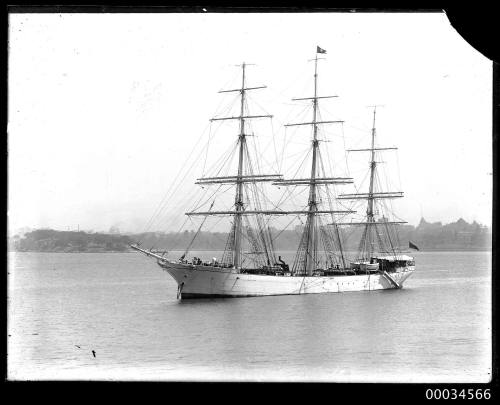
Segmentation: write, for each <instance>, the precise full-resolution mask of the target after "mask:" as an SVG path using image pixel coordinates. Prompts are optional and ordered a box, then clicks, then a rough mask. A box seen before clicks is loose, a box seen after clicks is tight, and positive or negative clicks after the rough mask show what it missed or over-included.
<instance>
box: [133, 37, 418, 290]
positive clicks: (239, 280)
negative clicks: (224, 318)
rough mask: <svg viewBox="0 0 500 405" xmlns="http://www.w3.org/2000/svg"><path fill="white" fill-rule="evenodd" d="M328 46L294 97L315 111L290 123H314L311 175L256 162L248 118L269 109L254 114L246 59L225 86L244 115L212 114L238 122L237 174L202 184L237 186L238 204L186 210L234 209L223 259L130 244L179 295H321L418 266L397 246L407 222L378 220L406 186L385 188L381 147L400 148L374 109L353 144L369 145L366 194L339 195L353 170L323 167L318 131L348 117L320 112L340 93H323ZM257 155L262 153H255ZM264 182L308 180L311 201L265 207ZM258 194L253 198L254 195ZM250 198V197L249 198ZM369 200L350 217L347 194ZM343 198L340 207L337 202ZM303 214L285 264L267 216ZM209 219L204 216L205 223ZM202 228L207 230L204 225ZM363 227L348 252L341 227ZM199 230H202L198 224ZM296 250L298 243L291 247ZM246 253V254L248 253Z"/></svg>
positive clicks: (373, 285)
mask: <svg viewBox="0 0 500 405" xmlns="http://www.w3.org/2000/svg"><path fill="white" fill-rule="evenodd" d="M321 53H326V51H324V50H322V49H321V48H319V47H318V48H317V52H316V56H315V58H314V59H313V61H314V94H313V96H311V97H303V98H296V99H293V100H297V101H306V102H311V103H312V117H311V119H310V120H308V121H307V122H299V123H291V124H287V125H286V126H288V127H292V126H301V127H309V128H310V129H312V139H311V141H310V150H309V153H310V156H311V165H310V169H309V170H308V173H309V176H308V177H303V176H302V177H299V178H289V179H286V178H284V176H283V175H281V174H261V173H258V171H257V170H256V168H257V167H259V165H256V164H253V163H254V162H253V160H254V159H255V156H254V157H252V156H251V153H250V148H249V147H248V137H249V136H251V135H249V134H247V130H246V128H247V122H249V121H250V120H253V119H261V118H269V117H272V116H271V115H251V114H250V113H249V112H248V111H247V109H246V105H247V103H246V101H247V100H246V98H247V92H248V91H251V90H257V89H262V88H265V86H257V87H249V86H247V83H246V67H247V65H246V64H245V63H243V64H242V65H241V70H242V81H241V87H240V88H237V89H232V90H222V91H221V92H223V93H226V92H237V93H240V100H239V101H240V105H239V115H236V116H230V117H219V118H213V119H212V121H225V120H231V121H236V122H238V123H239V132H238V140H237V159H238V160H237V170H236V173H234V174H233V175H228V176H210V177H202V178H199V179H198V180H197V184H199V185H202V186H210V185H219V186H220V185H233V186H234V190H235V192H234V203H233V204H232V208H231V209H229V210H212V208H213V203H212V205H210V208H209V209H208V210H204V211H203V210H202V211H192V212H187V213H186V215H188V216H202V217H204V220H203V221H205V219H206V218H207V217H210V216H228V217H230V218H232V221H231V228H230V230H229V233H228V237H227V241H226V247H225V250H224V253H223V256H222V259H221V260H220V261H218V260H217V259H216V258H214V259H212V260H211V261H206V260H202V259H200V258H196V257H193V258H192V259H189V258H188V257H187V256H188V254H189V247H188V248H186V250H185V251H184V253H183V254H182V255H181V257H180V258H178V259H170V258H168V257H165V256H164V255H159V254H157V253H154V252H153V251H151V250H148V249H144V248H142V247H140V245H139V244H135V245H132V246H131V247H132V248H133V249H135V250H137V251H140V252H142V253H144V254H146V255H148V256H151V257H154V258H156V259H157V263H158V265H159V266H160V267H161V268H163V269H164V270H166V271H167V272H168V273H169V274H170V275H171V276H172V277H173V278H174V279H175V281H176V282H177V285H178V298H182V299H187V298H209V297H251V296H267V295H290V294H319V293H334V292H347V291H365V290H366V291H371V290H381V289H393V288H402V286H403V283H404V281H405V280H406V279H407V278H408V277H409V276H410V275H411V273H412V272H413V271H414V269H415V264H414V260H413V257H410V256H408V255H405V254H403V253H402V252H401V250H400V248H399V241H398V238H397V229H396V228H397V226H398V225H399V224H402V223H405V222H404V221H395V220H389V219H388V218H386V217H385V216H382V217H381V218H379V219H377V215H376V214H377V213H378V212H381V211H380V210H378V209H377V208H376V207H377V204H378V202H379V201H383V200H386V199H393V198H399V197H402V196H403V193H402V192H388V191H381V190H380V191H379V189H378V188H379V187H377V186H378V182H377V179H378V175H377V159H376V158H377V154H378V153H379V152H381V151H384V150H390V149H394V148H381V147H377V146H376V144H375V136H376V131H375V116H376V107H374V111H373V128H372V131H371V145H370V147H368V148H365V149H352V150H350V151H353V152H354V151H356V152H367V153H369V155H370V161H369V185H368V190H367V192H365V193H361V192H356V193H351V194H338V193H333V192H331V191H330V190H331V188H332V187H338V186H342V185H346V184H353V178H351V177H335V176H333V175H328V173H326V171H325V164H324V161H323V155H322V154H321V146H320V144H321V143H322V140H321V139H319V137H318V132H319V128H320V127H321V126H323V125H335V124H339V123H342V122H343V121H338V120H335V121H333V120H330V121H327V120H322V119H320V118H319V116H318V115H319V114H318V104H319V101H320V100H322V99H326V98H332V97H336V96H325V95H318V89H317V84H318V59H320V58H318V54H321ZM257 158H258V157H257ZM262 183H271V184H272V185H274V186H279V187H286V188H290V189H292V190H296V189H298V188H303V187H306V189H308V193H307V194H308V198H307V201H304V205H303V206H302V207H303V208H301V209H291V210H285V209H279V208H276V207H275V208H273V209H266V208H265V207H264V206H263V204H262V203H261V202H260V201H259V198H258V196H259V194H262V188H260V185H261V184H262ZM251 197H252V198H251ZM250 200H252V202H251V203H250ZM360 200H363V201H364V200H366V202H367V204H366V215H365V216H364V218H363V220H362V221H355V222H353V221H351V222H346V221H344V220H342V219H339V218H345V217H346V216H348V215H349V214H353V213H355V212H356V211H354V210H353V209H352V208H349V207H347V208H346V205H345V204H344V205H342V203H345V202H346V201H355V202H356V201H360ZM339 204H340V206H339ZM283 215H287V216H295V217H297V216H300V217H301V218H305V223H303V226H302V227H301V232H302V234H301V237H300V242H299V245H298V246H297V247H295V249H296V253H295V257H294V259H293V263H291V264H287V263H285V261H284V260H282V258H281V256H278V257H276V256H277V254H276V251H275V248H274V238H275V235H273V233H272V232H271V229H270V228H269V225H268V224H269V221H268V218H269V217H273V216H283ZM203 223H204V222H202V225H203ZM202 225H200V228H199V229H201V226H202ZM359 226H361V227H362V232H361V236H360V241H359V248H358V251H357V252H356V253H355V256H354V257H353V258H351V259H349V258H348V257H347V256H348V255H347V254H346V252H345V251H344V247H343V238H342V234H343V232H344V230H345V227H348V229H352V228H354V227H359ZM199 229H198V231H199ZM245 244H246V245H247V246H249V248H250V256H251V260H245V254H244V251H243V245H245ZM290 248H291V249H293V247H291V246H290ZM246 256H248V255H246Z"/></svg>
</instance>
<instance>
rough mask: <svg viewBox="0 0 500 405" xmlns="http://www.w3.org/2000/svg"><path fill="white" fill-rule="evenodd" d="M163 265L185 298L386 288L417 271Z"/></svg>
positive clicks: (399, 286)
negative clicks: (331, 272)
mask: <svg viewBox="0 0 500 405" xmlns="http://www.w3.org/2000/svg"><path fill="white" fill-rule="evenodd" d="M162 267H163V268H164V269H165V270H166V271H167V272H168V273H169V274H170V275H171V276H172V277H173V278H174V279H175V281H176V282H177V285H178V286H179V297H180V298H183V299H185V298H209V297H257V296H266V295H298V294H321V293H337V292H349V291H371V290H385V289H392V288H401V287H402V286H403V283H404V281H405V280H406V279H407V278H408V277H409V276H410V275H411V274H412V272H413V271H414V266H409V267H404V268H399V269H398V271H397V272H391V273H389V274H387V273H385V274H383V273H374V274H361V275H339V276H311V277H309V276H307V277H293V276H289V277H287V276H272V275H261V274H247V273H239V272H238V271H237V270H235V269H231V268H220V267H212V266H203V265H192V264H182V263H175V262H170V261H163V262H162Z"/></svg>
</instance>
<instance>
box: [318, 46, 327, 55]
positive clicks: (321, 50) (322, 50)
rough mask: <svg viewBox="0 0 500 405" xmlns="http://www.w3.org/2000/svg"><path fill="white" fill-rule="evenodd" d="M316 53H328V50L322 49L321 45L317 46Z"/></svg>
mask: <svg viewBox="0 0 500 405" xmlns="http://www.w3.org/2000/svg"><path fill="white" fill-rule="evenodd" d="M316 53H326V51H325V50H324V49H321V48H320V47H319V46H316Z"/></svg>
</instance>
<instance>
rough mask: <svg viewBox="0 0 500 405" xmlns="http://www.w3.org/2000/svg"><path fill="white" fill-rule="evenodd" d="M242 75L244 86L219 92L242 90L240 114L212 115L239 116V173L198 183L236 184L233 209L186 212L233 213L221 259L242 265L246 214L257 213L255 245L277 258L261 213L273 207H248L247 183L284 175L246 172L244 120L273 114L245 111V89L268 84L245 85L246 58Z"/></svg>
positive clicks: (270, 258)
mask: <svg viewBox="0 0 500 405" xmlns="http://www.w3.org/2000/svg"><path fill="white" fill-rule="evenodd" d="M239 66H241V70H242V79H241V88H238V89H232V90H221V91H219V93H228V92H239V93H240V115H239V116H234V117H220V118H212V119H211V120H210V121H222V120H238V121H239V133H238V168H237V174H236V176H224V177H205V178H200V179H198V181H197V182H196V184H201V185H207V184H235V186H236V192H235V198H234V210H231V211H211V210H210V211H205V212H187V213H186V215H204V216H208V215H232V216H233V222H232V225H231V230H230V232H229V235H228V240H227V243H226V248H225V250H224V256H223V258H222V262H223V263H225V264H231V265H232V266H233V267H235V268H237V269H240V268H241V267H242V262H243V260H242V239H243V223H242V222H243V221H242V219H243V216H245V215H256V216H257V224H258V231H259V240H257V239H256V238H255V236H254V235H253V231H252V230H251V229H250V227H248V229H247V233H248V234H249V236H251V241H250V242H251V243H252V244H254V245H256V244H259V245H260V246H261V247H262V248H263V250H264V254H265V256H266V262H267V264H270V265H272V264H274V263H275V262H276V258H275V256H274V249H273V247H272V239H271V235H270V233H269V229H268V228H267V226H266V225H265V224H264V221H263V220H262V218H261V217H260V215H263V214H268V215H270V214H272V213H273V211H266V210H262V209H261V207H260V203H258V202H256V204H257V206H256V207H255V209H254V210H246V206H245V197H246V196H245V188H244V185H245V184H246V183H257V182H270V181H277V180H281V179H282V176H281V175H266V174H263V175H255V174H254V173H253V172H252V173H248V174H245V167H247V166H248V167H251V164H250V156H249V153H248V148H247V141H246V137H247V136H248V135H247V134H246V133H245V121H246V120H248V119H254V118H272V115H245V102H246V92H247V91H249V90H256V89H263V88H266V86H257V87H247V86H246V67H247V66H248V64H247V63H245V62H243V63H242V64H241V65H239Z"/></svg>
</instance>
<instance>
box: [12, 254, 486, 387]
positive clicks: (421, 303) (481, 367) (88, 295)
mask: <svg viewBox="0 0 500 405" xmlns="http://www.w3.org/2000/svg"><path fill="white" fill-rule="evenodd" d="M192 254H193V255H195V256H199V257H202V258H205V259H210V258H211V257H212V256H219V257H220V253H217V252H192ZM289 255H291V253H286V252H284V253H283V256H284V257H285V258H286V259H287V258H289ZM414 256H415V259H416V265H417V270H416V271H415V273H414V274H413V275H412V276H411V277H410V278H409V279H408V280H407V281H406V283H405V287H404V289H402V290H385V291H372V292H353V293H340V294H319V295H301V296H278V297H258V298H239V299H207V300H185V301H178V300H177V299H176V292H177V286H176V284H175V283H174V281H173V279H171V278H170V276H169V275H168V274H167V273H165V272H163V271H162V270H161V269H160V267H159V266H157V264H156V263H155V261H154V260H152V259H150V258H148V257H145V256H143V255H140V254H137V253H18V252H17V253H15V252H12V253H9V256H8V258H9V266H8V273H9V274H8V346H7V349H8V364H7V367H8V378H9V379H14V380H26V379H28V380H54V379H58V380H60V379H63V380H72V379H83V380H188V381H206V380H210V381H338V382H344V381H350V382H488V381H489V380H490V376H491V253H490V252H417V253H415V254H414ZM173 257H175V255H173ZM92 351H94V353H95V357H94V355H93V353H92Z"/></svg>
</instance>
